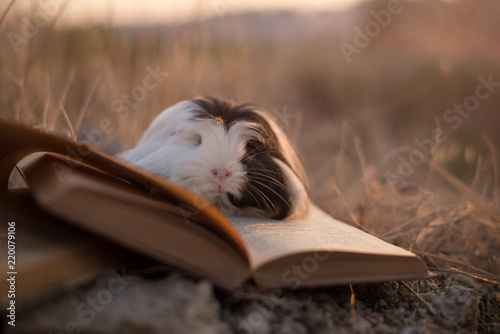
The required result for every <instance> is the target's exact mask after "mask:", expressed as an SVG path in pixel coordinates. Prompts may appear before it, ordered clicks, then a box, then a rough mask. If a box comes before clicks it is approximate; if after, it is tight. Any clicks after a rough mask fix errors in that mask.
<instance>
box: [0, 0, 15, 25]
mask: <svg viewBox="0 0 500 334" xmlns="http://www.w3.org/2000/svg"><path fill="white" fill-rule="evenodd" d="M14 2H16V0H10V2H9V3H8V4H7V7H6V8H5V10H4V12H3V14H2V17H0V26H1V25H2V23H3V20H5V17H6V16H7V13H8V12H9V10H10V7H12V5H13V4H14Z"/></svg>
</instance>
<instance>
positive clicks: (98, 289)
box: [7, 273, 228, 334]
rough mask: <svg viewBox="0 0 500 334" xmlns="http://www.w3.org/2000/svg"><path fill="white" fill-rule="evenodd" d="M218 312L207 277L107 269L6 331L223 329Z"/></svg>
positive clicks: (212, 332)
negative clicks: (147, 274) (159, 276)
mask: <svg viewBox="0 0 500 334" xmlns="http://www.w3.org/2000/svg"><path fill="white" fill-rule="evenodd" d="M119 277H121V279H122V280H121V281H120V278H119ZM219 311H220V305H219V302H218V301H217V299H215V298H214V296H213V292H212V285H211V284H210V283H208V282H207V281H199V282H195V281H193V280H190V279H186V278H184V277H182V276H181V275H178V274H172V275H170V276H168V277H166V278H163V279H156V280H148V279H144V278H142V277H136V276H128V277H122V276H117V275H116V274H113V273H111V274H108V275H105V276H103V277H101V278H100V279H99V280H98V281H96V282H94V284H92V285H91V286H88V287H87V288H85V289H81V290H80V291H78V292H77V293H75V292H74V293H73V294H69V295H66V296H63V297H61V298H60V299H58V300H54V301H50V302H45V303H44V304H43V308H42V307H40V308H36V307H35V308H33V310H32V311H26V312H24V314H19V319H22V321H19V322H18V325H17V326H16V327H15V331H10V332H7V333H40V332H45V333H54V334H56V333H57V334H60V333H73V332H74V333H78V332H80V331H81V332H82V333H151V334H154V333H174V334H175V333H203V334H217V333H226V332H227V331H228V328H227V326H226V325H225V324H224V323H223V322H222V321H221V320H220V314H219V313H220V312H219ZM79 330H80V331H79Z"/></svg>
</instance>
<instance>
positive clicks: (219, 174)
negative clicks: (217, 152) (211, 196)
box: [210, 168, 231, 181]
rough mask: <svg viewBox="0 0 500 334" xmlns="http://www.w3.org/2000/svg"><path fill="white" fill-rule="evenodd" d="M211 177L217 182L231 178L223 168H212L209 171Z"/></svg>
mask: <svg viewBox="0 0 500 334" xmlns="http://www.w3.org/2000/svg"><path fill="white" fill-rule="evenodd" d="M210 172H211V174H212V176H213V177H214V178H215V179H217V180H221V181H223V180H225V179H227V178H229V177H230V176H231V172H230V171H228V170H227V169H223V168H213V169H212V170H211V171H210Z"/></svg>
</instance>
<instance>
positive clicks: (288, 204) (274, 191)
mask: <svg viewBox="0 0 500 334" xmlns="http://www.w3.org/2000/svg"><path fill="white" fill-rule="evenodd" d="M254 181H255V180H254ZM255 182H256V183H258V184H260V185H262V186H264V187H266V188H267V189H269V190H271V191H272V192H273V193H275V194H276V195H278V197H279V198H281V199H282V200H283V202H285V203H286V205H287V206H288V207H290V203H288V201H287V200H285V199H284V198H283V197H282V196H281V195H280V194H278V193H277V192H276V190H274V189H273V188H271V187H269V186H267V185H265V184H264V183H261V182H259V181H255ZM273 206H274V205H273Z"/></svg>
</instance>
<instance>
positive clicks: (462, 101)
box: [0, 0, 500, 274]
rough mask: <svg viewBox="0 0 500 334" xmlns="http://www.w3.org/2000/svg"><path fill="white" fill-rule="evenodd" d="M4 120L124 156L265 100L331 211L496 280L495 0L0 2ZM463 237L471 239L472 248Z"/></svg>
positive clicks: (499, 202)
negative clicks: (160, 120)
mask: <svg viewBox="0 0 500 334" xmlns="http://www.w3.org/2000/svg"><path fill="white" fill-rule="evenodd" d="M0 13H4V17H3V19H2V23H1V25H0V37H1V39H2V51H1V53H0V117H2V118H8V119H15V120H17V121H20V122H24V123H27V124H30V125H32V126H36V127H41V128H45V129H48V130H50V131H55V132H57V133H59V134H61V135H65V136H69V137H72V138H75V139H76V138H77V139H78V140H79V141H89V142H90V143H91V144H93V145H95V146H98V147H100V148H102V149H103V150H105V151H107V152H110V153H116V152H118V151H120V150H121V149H123V148H127V147H130V146H132V145H134V143H135V142H136V141H137V140H138V139H139V137H140V135H141V133H142V132H143V131H144V130H145V128H146V127H147V125H148V124H149V122H150V121H151V120H152V118H153V117H154V116H155V115H157V114H158V113H159V112H161V111H162V110H163V109H165V108H166V107H168V106H170V105H172V104H174V103H176V102H178V101H180V100H184V99H191V98H194V97H196V96H200V95H202V96H203V95H209V96H218V97H225V98H228V99H233V100H236V101H244V102H251V103H253V104H257V105H259V106H262V107H263V108H265V109H267V110H268V111H269V112H270V113H272V114H273V115H274V117H275V118H276V120H277V121H278V123H279V124H280V126H282V127H283V128H284V129H285V131H286V132H287V133H288V134H289V136H290V138H291V140H292V142H294V144H295V145H296V147H297V149H298V151H299V154H300V155H301V156H302V158H303V160H304V163H305V165H306V169H307V170H308V171H309V175H310V176H311V183H312V185H313V187H312V188H313V198H314V200H315V201H316V202H317V203H318V204H319V205H321V206H322V207H323V208H324V209H326V210H328V211H329V212H330V213H332V214H333V215H335V216H336V217H339V218H341V219H344V220H346V221H348V222H350V223H352V224H354V225H357V226H359V227H361V228H363V229H365V230H367V231H369V232H370V233H373V234H375V235H377V236H380V237H382V238H384V239H385V240H387V241H389V242H392V243H396V244H399V245H402V246H404V247H406V248H408V249H411V250H413V251H415V252H417V253H418V254H420V255H421V256H423V257H424V258H425V259H426V260H427V262H428V264H431V265H436V266H439V265H442V264H444V263H447V264H450V263H451V264H452V265H455V266H462V267H465V268H466V269H468V270H475V271H476V272H482V273H496V274H500V265H499V262H500V261H499V260H498V258H499V256H500V246H499V245H498V242H497V240H498V236H499V235H500V224H499V222H500V218H499V217H500V209H499V206H500V181H499V173H500V172H499V167H498V164H499V158H498V154H499V152H498V150H499V148H500V131H499V125H500V113H499V111H498V107H497V106H498V105H499V103H500V63H499V59H500V43H499V42H500V41H499V37H498V36H499V33H500V21H499V20H498V13H500V3H499V2H497V1H491V0H458V1H435V0H434V1H431V0H427V1H426V0H422V1H397V0H390V1H363V2H361V1H354V0H352V1H320V0H316V1H315V0H311V1H299V0H283V1H273V2H272V3H271V2H270V1H252V2H249V1H242V0H206V1H178V0H169V1H153V0H149V1H140V2H139V1H117V0H115V1H113V0H108V1H80V0H45V1H27V0H25V1H22V0H18V1H3V2H2V4H0ZM464 240H465V241H464Z"/></svg>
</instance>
